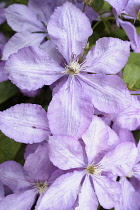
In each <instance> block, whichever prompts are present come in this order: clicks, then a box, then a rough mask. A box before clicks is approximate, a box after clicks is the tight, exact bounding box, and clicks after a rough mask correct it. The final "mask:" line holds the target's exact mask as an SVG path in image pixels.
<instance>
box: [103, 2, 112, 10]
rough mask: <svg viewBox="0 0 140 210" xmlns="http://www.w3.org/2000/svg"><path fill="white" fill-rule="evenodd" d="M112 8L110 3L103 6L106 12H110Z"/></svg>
mask: <svg viewBox="0 0 140 210" xmlns="http://www.w3.org/2000/svg"><path fill="white" fill-rule="evenodd" d="M110 8H111V6H110V4H109V3H108V2H106V1H105V2H104V5H103V9H104V10H110Z"/></svg>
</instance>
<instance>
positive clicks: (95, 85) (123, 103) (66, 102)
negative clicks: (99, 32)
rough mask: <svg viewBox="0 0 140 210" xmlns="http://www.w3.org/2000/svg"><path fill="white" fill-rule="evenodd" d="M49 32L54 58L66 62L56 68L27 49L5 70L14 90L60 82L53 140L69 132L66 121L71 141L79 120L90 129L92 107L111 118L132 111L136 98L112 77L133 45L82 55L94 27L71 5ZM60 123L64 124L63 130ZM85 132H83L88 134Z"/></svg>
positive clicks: (101, 46)
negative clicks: (113, 114)
mask: <svg viewBox="0 0 140 210" xmlns="http://www.w3.org/2000/svg"><path fill="white" fill-rule="evenodd" d="M58 17H59V18H58ZM83 23H84V26H83ZM56 31H57V33H56ZM48 32H49V36H50V37H51V40H52V42H53V43H54V45H55V46H56V47H57V50H56V49H54V51H55V57H57V56H56V55H57V54H58V55H59V54H60V53H61V54H62V55H63V62H61V63H57V62H56V61H55V59H53V56H52V57H50V56H49V53H48V54H47V53H45V52H44V51H42V50H41V49H39V48H37V47H26V48H23V49H21V50H19V51H18V53H15V54H13V55H11V56H10V58H9V59H8V61H7V62H6V66H5V70H6V72H7V73H8V74H9V79H10V80H11V81H12V82H13V83H14V84H16V85H17V86H18V87H19V88H21V89H27V90H29V91H30V90H36V89H38V88H41V87H43V86H44V85H51V84H53V83H54V82H55V81H57V80H58V79H60V80H59V82H60V83H59V85H58V86H59V87H56V92H57V94H55V95H54V96H53V100H52V101H51V103H50V106H49V109H48V117H49V123H50V128H51V129H52V132H53V134H58V132H57V131H59V130H60V129H61V128H62V129H63V127H64V126H63V122H64V121H65V122H66V121H67V122H69V124H68V126H67V125H66V128H67V134H68V135H72V133H73V130H74V127H75V124H73V123H72V121H71V119H73V118H74V119H77V124H79V123H82V124H83V127H84V124H85V125H87V126H89V123H90V122H91V120H92V116H91V115H92V114H91V113H93V105H94V107H95V108H97V109H98V110H100V111H104V112H107V113H117V112H120V111H121V110H123V109H124V108H126V107H128V106H130V104H131V103H132V101H133V100H134V98H133V97H132V96H131V95H130V93H129V91H128V89H127V87H126V85H125V83H124V82H123V81H122V80H121V79H120V78H119V77H118V76H116V75H112V74H116V73H118V72H119V71H120V70H121V69H122V68H123V67H124V65H125V64H126V62H127V59H128V56H129V53H130V49H129V46H130V43H129V42H125V41H122V40H120V39H117V38H116V39H115V38H101V39H99V40H98V41H97V43H96V46H95V47H93V48H92V49H91V50H90V51H89V53H88V54H87V56H85V55H84V50H83V49H84V47H85V46H86V43H87V39H88V37H89V36H90V35H91V33H92V29H91V26H90V22H89V20H88V18H87V17H86V15H85V14H83V13H82V12H81V11H80V10H79V9H78V8H77V7H75V6H74V5H73V4H71V3H69V2H66V3H65V4H64V5H63V6H61V7H58V8H57V9H56V10H55V12H54V14H53V15H52V16H51V18H50V21H49V23H48ZM58 51H59V53H58ZM110 74H111V75H110ZM58 109H59V112H57V110H58ZM54 110H55V111H54ZM54 114H55V119H54ZM56 119H59V120H58V121H59V124H58V123H57V122H56ZM79 119H80V121H81V122H79ZM54 121H55V125H56V126H54ZM85 121H86V123H84V122H85ZM87 126H86V128H87ZM86 128H85V127H84V128H83V129H84V131H85V130H86ZM64 130H65V129H64ZM65 132H66V130H65ZM61 134H64V133H63V132H61ZM80 136H81V133H80V134H79V137H80Z"/></svg>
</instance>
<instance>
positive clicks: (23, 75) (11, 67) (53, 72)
mask: <svg viewBox="0 0 140 210" xmlns="http://www.w3.org/2000/svg"><path fill="white" fill-rule="evenodd" d="M5 70H6V72H7V73H8V74H9V79H10V80H11V81H12V82H13V83H14V84H16V85H17V86H18V87H19V88H21V89H27V90H29V91H30V90H36V89H39V88H41V87H43V86H44V85H50V84H52V83H53V82H55V81H56V80H57V79H59V78H60V77H61V76H62V75H63V74H62V73H61V72H62V71H64V68H62V67H60V66H59V64H57V63H56V62H55V61H54V60H52V59H51V58H50V57H49V56H48V55H47V54H46V53H45V52H44V51H43V50H41V49H39V48H37V47H25V48H23V49H20V50H19V51H18V52H17V53H15V54H13V55H11V56H10V58H9V59H8V60H7V62H6V64H5Z"/></svg>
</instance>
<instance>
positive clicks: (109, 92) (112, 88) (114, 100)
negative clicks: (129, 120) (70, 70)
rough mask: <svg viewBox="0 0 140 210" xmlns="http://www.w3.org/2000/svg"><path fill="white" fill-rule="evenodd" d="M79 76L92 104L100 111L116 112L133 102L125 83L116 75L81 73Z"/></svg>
mask: <svg viewBox="0 0 140 210" xmlns="http://www.w3.org/2000/svg"><path fill="white" fill-rule="evenodd" d="M79 77H80V79H81V80H82V81H83V82H84V86H83V87H84V89H85V92H86V93H87V94H88V95H89V97H90V98H91V99H92V103H93V105H94V106H95V108H97V109H98V110H100V111H103V112H107V113H117V112H120V111H121V110H123V109H124V108H127V107H129V106H130V105H131V103H132V101H133V102H135V100H134V98H133V97H132V96H131V95H130V92H129V90H128V89H127V87H126V84H125V83H124V82H123V81H122V79H121V78H119V77H118V76H116V75H104V74H98V75H97V74H93V75H92V74H86V75H82V74H81V75H79Z"/></svg>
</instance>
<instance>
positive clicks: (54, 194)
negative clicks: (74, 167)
mask: <svg viewBox="0 0 140 210" xmlns="http://www.w3.org/2000/svg"><path fill="white" fill-rule="evenodd" d="M83 175H84V172H83V171H81V172H80V171H74V172H73V173H67V174H64V175H62V176H60V177H59V178H58V179H56V181H55V182H54V183H53V184H52V185H51V186H50V188H49V189H48V190H47V192H46V193H45V195H44V197H43V198H42V200H41V202H40V205H39V207H38V210H44V209H45V210H50V209H53V210H60V209H61V210H65V209H69V208H71V207H72V206H73V204H74V203H75V201H76V197H77V195H78V193H79V189H80V182H81V180H82V178H83Z"/></svg>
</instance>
